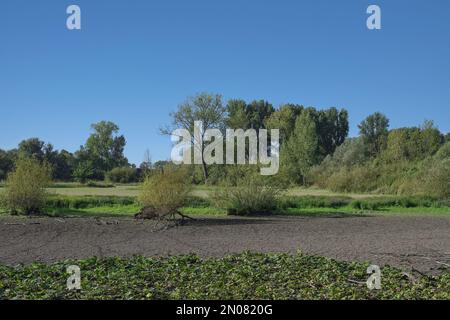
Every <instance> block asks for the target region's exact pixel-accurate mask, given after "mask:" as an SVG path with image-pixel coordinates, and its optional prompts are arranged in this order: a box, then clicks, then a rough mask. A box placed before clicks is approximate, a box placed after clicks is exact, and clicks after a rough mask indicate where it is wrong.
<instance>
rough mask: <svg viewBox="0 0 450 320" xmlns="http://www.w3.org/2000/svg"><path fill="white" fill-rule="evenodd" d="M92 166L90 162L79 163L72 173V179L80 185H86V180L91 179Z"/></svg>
mask: <svg viewBox="0 0 450 320" xmlns="http://www.w3.org/2000/svg"><path fill="white" fill-rule="evenodd" d="M93 176H94V166H93V164H92V162H90V161H83V162H79V163H78V165H77V166H76V168H75V170H74V171H73V178H74V179H75V181H78V182H80V183H86V181H87V180H89V179H91V178H93Z"/></svg>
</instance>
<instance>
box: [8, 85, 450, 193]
mask: <svg viewBox="0 0 450 320" xmlns="http://www.w3.org/2000/svg"><path fill="white" fill-rule="evenodd" d="M170 116H171V119H172V122H171V124H170V125H169V126H167V127H166V128H164V129H162V130H161V132H162V133H164V134H170V133H171V132H172V131H173V130H174V129H178V128H184V129H187V130H188V131H189V132H190V133H191V136H194V133H193V131H194V121H202V122H203V129H204V131H205V130H206V129H219V130H221V131H222V132H223V133H225V132H224V130H225V128H231V129H244V130H246V129H256V130H257V131H258V130H260V129H280V139H281V141H280V143H281V149H280V172H279V174H278V175H277V176H276V177H272V178H271V180H277V181H281V182H283V183H286V184H296V185H311V184H316V185H319V186H321V187H326V188H331V189H336V190H339V191H373V190H381V191H389V192H398V191H399V190H400V189H402V188H403V189H405V188H406V187H405V185H411V181H414V179H416V180H417V181H419V180H420V179H419V178H418V176H419V175H422V176H431V175H434V176H438V177H441V176H442V177H443V179H444V180H447V181H450V179H449V177H450V174H447V171H446V170H447V169H446V168H447V166H448V165H447V162H446V161H448V158H449V156H446V154H447V153H446V152H447V151H446V150H448V149H450V147H449V143H450V142H449V140H450V134H449V133H447V135H445V136H444V135H443V134H442V133H441V132H440V131H439V130H438V129H437V128H436V127H435V126H434V125H433V123H432V122H431V121H425V122H424V123H423V124H422V125H421V126H418V127H410V128H399V129H392V130H390V129H389V119H388V118H387V117H386V116H385V115H383V114H381V113H378V112H376V113H374V114H372V115H369V116H368V117H367V118H366V119H365V120H364V121H362V122H361V123H360V124H359V125H358V128H359V130H360V135H359V137H356V138H348V137H347V136H348V132H349V122H348V112H347V111H346V110H345V109H340V110H339V109H337V108H334V107H333V108H328V109H324V110H317V109H316V108H313V107H305V106H303V105H298V104H283V105H281V106H279V107H278V108H274V106H273V105H272V104H270V103H269V102H267V101H265V100H255V101H252V102H249V103H248V102H246V101H244V100H239V99H232V100H229V101H227V102H224V101H223V98H222V96H221V95H218V94H209V93H201V94H198V95H196V96H194V97H190V98H188V99H187V100H186V101H185V102H183V103H182V104H180V105H179V106H178V108H177V109H176V110H175V112H172V113H171V114H170ZM92 130H93V133H92V134H91V135H90V136H89V138H88V139H87V141H86V143H85V144H84V145H83V146H81V147H80V149H79V150H78V151H76V152H75V153H70V152H68V151H65V150H61V151H57V150H54V148H53V146H52V145H51V144H49V143H45V142H43V141H41V140H39V139H37V138H32V139H28V140H25V141H22V142H21V143H20V144H19V146H18V148H17V149H14V150H10V151H3V150H0V180H3V179H5V178H6V175H7V174H8V172H11V171H12V169H13V168H14V164H15V162H16V161H17V159H19V158H23V157H25V158H26V157H30V158H34V159H37V160H38V161H40V162H45V163H47V164H49V165H50V167H51V169H52V175H53V179H54V180H61V181H71V180H77V181H81V182H85V181H87V180H103V179H105V178H107V179H109V180H111V181H113V182H124V183H126V182H133V181H138V180H142V178H143V177H144V176H145V173H146V172H148V171H149V170H157V171H161V170H164V167H166V166H167V165H169V163H168V162H166V161H159V162H157V163H155V164H152V163H151V159H150V155H149V152H147V155H146V157H145V160H144V162H143V163H142V164H141V165H140V166H139V168H136V167H135V166H134V165H130V164H129V162H128V160H127V159H126V157H125V156H124V147H125V144H126V140H125V137H124V136H123V135H119V127H118V126H117V125H116V124H114V123H112V122H107V121H102V122H99V123H96V124H94V125H92ZM269 139H270V138H269ZM205 147H206V144H203V145H202V148H203V149H204V148H205ZM202 151H203V150H202ZM202 153H203V152H202ZM436 158H439V160H431V159H436ZM431 161H434V162H431ZM400 165H402V167H401V168H400V169H399V168H398V166H400ZM430 166H433V168H435V172H433V173H430V172H426V171H424V170H425V169H423V168H427V167H430ZM252 168H254V167H249V166H242V165H241V166H239V165H234V166H219V165H206V163H205V162H204V161H203V163H202V164H201V165H191V166H190V167H189V168H187V169H188V170H189V175H190V177H191V179H192V182H193V183H207V182H208V183H211V184H214V183H219V182H222V181H227V182H231V183H232V184H237V183H239V181H241V179H242V177H243V176H245V175H246V174H248V173H249V172H251V171H252ZM436 168H437V169H436ZM436 170H437V171H436ZM439 170H440V171H439ZM408 179H409V180H408ZM435 180H436V181H437V180H438V179H435ZM405 181H406V182H405ZM420 183H421V182H420ZM422 184H423V185H426V183H422ZM448 189H449V190H450V188H448Z"/></svg>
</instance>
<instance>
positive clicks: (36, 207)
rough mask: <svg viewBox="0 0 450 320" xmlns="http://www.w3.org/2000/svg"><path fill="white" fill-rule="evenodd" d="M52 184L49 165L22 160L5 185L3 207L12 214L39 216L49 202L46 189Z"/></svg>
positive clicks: (30, 159) (27, 159) (18, 162)
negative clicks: (47, 201)
mask: <svg viewBox="0 0 450 320" xmlns="http://www.w3.org/2000/svg"><path fill="white" fill-rule="evenodd" d="M50 182H51V169H50V166H49V165H48V164H47V163H41V162H40V161H38V160H36V159H32V158H21V159H19V160H18V161H17V163H16V168H15V170H14V171H13V172H11V173H10V174H9V175H8V177H7V179H6V184H5V192H4V194H3V196H2V197H3V199H2V203H3V206H4V207H5V208H6V209H7V210H8V211H9V212H11V213H12V214H38V213H41V212H42V209H43V208H44V207H45V204H46V200H47V192H46V190H45V188H46V187H48V186H49V184H50Z"/></svg>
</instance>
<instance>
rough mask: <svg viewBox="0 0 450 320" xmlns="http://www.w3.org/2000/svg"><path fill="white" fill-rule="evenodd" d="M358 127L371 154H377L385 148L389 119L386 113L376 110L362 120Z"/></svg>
mask: <svg viewBox="0 0 450 320" xmlns="http://www.w3.org/2000/svg"><path fill="white" fill-rule="evenodd" d="M358 128H359V132H360V134H361V136H362V138H363V141H364V144H365V145H366V146H367V148H368V151H369V153H370V155H372V156H376V155H377V154H379V153H380V152H381V151H382V150H383V149H384V148H385V145H386V138H387V135H388V128H389V119H388V118H387V117H386V116H385V115H384V114H382V113H379V112H375V113H374V114H372V115H370V116H368V117H367V118H366V119H365V120H364V121H362V122H361V123H360V124H359V125H358Z"/></svg>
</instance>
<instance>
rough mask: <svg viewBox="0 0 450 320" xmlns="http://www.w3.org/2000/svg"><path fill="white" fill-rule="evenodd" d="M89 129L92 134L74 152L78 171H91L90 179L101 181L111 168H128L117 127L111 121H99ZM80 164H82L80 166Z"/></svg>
mask: <svg viewBox="0 0 450 320" xmlns="http://www.w3.org/2000/svg"><path fill="white" fill-rule="evenodd" d="M91 128H92V129H93V130H94V132H93V133H92V134H91V135H90V136H89V138H88V139H87V141H86V144H85V145H84V146H82V147H81V148H80V150H79V151H77V152H76V157H77V162H78V165H77V166H78V167H80V170H81V171H82V172H90V171H91V170H90V169H92V171H93V175H92V177H91V178H96V179H103V178H104V174H105V173H106V172H108V171H110V170H112V169H113V168H116V167H126V166H128V165H129V164H128V160H127V158H126V157H125V155H124V153H123V152H124V148H125V145H126V140H125V137H124V136H123V135H119V134H118V132H119V126H117V125H116V124H115V123H113V122H111V121H100V122H98V123H95V124H93V125H92V126H91ZM80 162H84V164H83V165H80ZM87 168H90V169H89V170H87Z"/></svg>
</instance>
